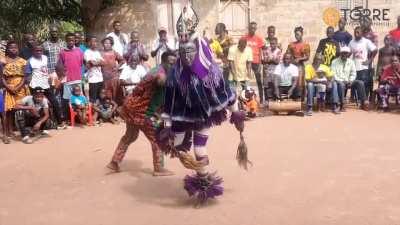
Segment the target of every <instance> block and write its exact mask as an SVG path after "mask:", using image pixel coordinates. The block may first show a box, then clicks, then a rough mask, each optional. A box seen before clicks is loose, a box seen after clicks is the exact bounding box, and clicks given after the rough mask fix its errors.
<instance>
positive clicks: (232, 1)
mask: <svg viewBox="0 0 400 225" xmlns="http://www.w3.org/2000/svg"><path fill="white" fill-rule="evenodd" d="M219 18H220V19H219V21H220V22H222V23H225V25H226V28H227V30H228V32H229V34H230V35H232V36H241V35H243V33H245V32H246V30H247V26H248V24H249V0H221V1H220V7H219Z"/></svg>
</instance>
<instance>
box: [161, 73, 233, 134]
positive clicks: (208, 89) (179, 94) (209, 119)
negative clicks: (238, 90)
mask: <svg viewBox="0 0 400 225" xmlns="http://www.w3.org/2000/svg"><path fill="white" fill-rule="evenodd" d="M210 73H212V74H210V75H209V76H208V77H207V79H200V78H198V77H197V76H196V75H195V74H193V73H192V72H191V71H190V70H185V69H180V68H179V66H176V67H175V68H174V69H172V71H171V74H169V76H168V78H167V83H166V88H165V102H164V103H165V104H164V112H165V113H167V114H169V115H170V117H171V119H172V121H173V123H172V129H173V131H175V132H182V131H186V130H190V129H191V130H200V129H204V128H209V127H211V126H214V125H220V124H221V123H222V122H224V121H225V120H227V110H226V109H227V107H228V106H230V105H232V104H233V103H235V101H236V96H235V94H234V93H233V92H232V90H231V88H230V87H229V85H228V84H227V83H225V81H224V79H223V77H222V72H221V71H219V68H217V67H212V68H211V69H210Z"/></svg>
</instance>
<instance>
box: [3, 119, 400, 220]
mask: <svg viewBox="0 0 400 225" xmlns="http://www.w3.org/2000/svg"><path fill="white" fill-rule="evenodd" d="M399 124H400V114H395V113H385V114H383V113H376V112H369V113H368V112H361V111H352V112H347V113H345V114H342V115H338V116H335V115H333V114H330V113H324V114H321V113H320V114H314V116H313V117H305V118H300V117H287V116H273V117H265V118H259V119H256V120H253V121H250V122H248V123H247V127H246V134H245V135H246V140H247V144H248V147H249V151H250V152H249V154H250V159H251V160H252V161H253V163H254V167H253V168H251V169H250V170H249V171H248V172H246V171H243V170H242V169H240V168H239V167H238V166H237V163H236V161H235V158H234V157H235V151H236V148H237V144H238V141H239V138H238V133H237V132H236V131H235V129H234V128H233V127H232V126H231V125H229V124H227V123H226V124H224V125H223V126H221V127H217V128H215V129H213V130H212V131H211V133H212V138H211V139H210V141H209V146H208V148H209V152H210V157H211V163H212V168H213V169H215V170H217V171H218V173H219V175H221V176H222V177H223V178H224V187H225V189H226V191H225V194H224V196H222V197H221V198H219V199H218V200H217V201H213V202H210V204H209V205H207V206H205V207H203V208H200V209H194V208H193V207H192V202H191V201H190V200H189V199H188V197H187V195H186V193H185V191H184V190H183V188H182V178H183V177H184V175H185V174H188V173H190V171H187V170H185V169H183V167H182V166H181V165H180V163H179V162H178V161H177V160H170V159H168V160H167V165H168V168H169V169H171V170H173V171H175V172H176V175H175V176H172V177H164V178H155V177H152V176H151V171H152V163H151V151H150V146H149V144H148V142H147V141H146V139H145V138H144V136H143V135H141V136H140V137H139V140H138V141H137V142H136V143H134V144H133V145H132V146H131V148H130V151H129V152H128V154H127V157H126V160H125V161H124V162H123V164H122V169H123V172H121V173H119V174H108V171H107V170H106V169H105V165H106V164H107V162H108V161H109V159H110V157H111V154H112V153H113V150H114V147H115V146H116V144H117V142H118V140H119V138H120V136H121V134H122V133H123V131H124V129H123V128H124V125H123V124H121V125H115V126H113V125H104V126H103V127H93V128H84V129H83V128H73V129H68V130H65V131H52V137H51V138H45V139H40V140H38V141H37V143H35V144H34V145H24V144H21V143H17V142H13V143H12V144H11V145H3V144H0V178H1V182H0V225H112V224H113V225H132V224H134V225H153V224H154V225H167V224H168V225H170V224H174V225H201V224H208V225H213V224H216V225H228V224H229V225H263V224H278V225H279V224H282V225H283V224H285V225H286V224H288V225H289V224H290V225H297V224H302V225H303V224H304V225H314V224H315V225H321V224H324V225H329V224H337V225H355V224H373V225H380V224H382V225H398V224H400V151H399V147H398V146H399Z"/></svg>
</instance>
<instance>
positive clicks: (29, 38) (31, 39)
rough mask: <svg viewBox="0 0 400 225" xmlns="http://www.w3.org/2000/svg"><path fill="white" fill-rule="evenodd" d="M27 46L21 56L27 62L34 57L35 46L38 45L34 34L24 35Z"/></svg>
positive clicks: (22, 50)
mask: <svg viewBox="0 0 400 225" xmlns="http://www.w3.org/2000/svg"><path fill="white" fill-rule="evenodd" d="M24 43H25V46H24V47H23V48H22V49H21V52H20V53H19V56H20V57H21V58H23V59H25V60H28V59H29V58H31V57H32V55H33V45H34V44H35V43H36V37H35V35H34V34H32V33H26V34H24Z"/></svg>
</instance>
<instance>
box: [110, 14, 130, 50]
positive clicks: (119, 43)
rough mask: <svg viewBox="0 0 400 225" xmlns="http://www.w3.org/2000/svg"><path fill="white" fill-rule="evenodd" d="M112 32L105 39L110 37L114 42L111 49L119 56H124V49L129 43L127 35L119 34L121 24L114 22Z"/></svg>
mask: <svg viewBox="0 0 400 225" xmlns="http://www.w3.org/2000/svg"><path fill="white" fill-rule="evenodd" d="M113 28H114V32H111V33H109V34H107V37H111V38H112V39H113V41H114V45H113V49H114V51H116V52H117V53H118V54H119V55H121V56H122V55H124V51H125V48H126V47H127V45H128V43H129V38H128V35H127V34H125V33H122V32H121V22H119V21H114V23H113Z"/></svg>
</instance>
